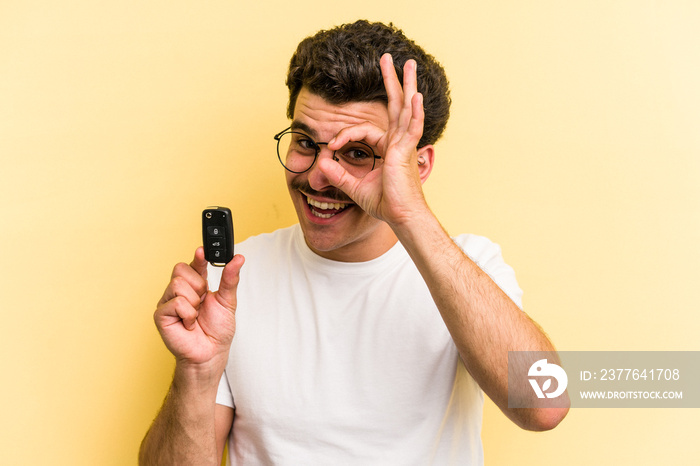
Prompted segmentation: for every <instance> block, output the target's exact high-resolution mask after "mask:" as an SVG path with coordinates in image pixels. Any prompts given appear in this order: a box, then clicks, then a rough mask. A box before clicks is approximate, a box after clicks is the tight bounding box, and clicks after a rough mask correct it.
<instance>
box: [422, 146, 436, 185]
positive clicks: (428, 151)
mask: <svg viewBox="0 0 700 466" xmlns="http://www.w3.org/2000/svg"><path fill="white" fill-rule="evenodd" d="M434 163H435V147H434V146H433V145H432V144H428V145H426V146H423V147H421V148H420V149H418V173H419V174H420V182H421V183H425V182H426V180H427V179H428V177H429V176H430V172H432V171H433V164H434Z"/></svg>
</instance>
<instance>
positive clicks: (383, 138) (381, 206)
mask: <svg viewBox="0 0 700 466" xmlns="http://www.w3.org/2000/svg"><path fill="white" fill-rule="evenodd" d="M380 66H381V69H382V76H383V78H384V85H385V88H386V90H387V96H388V104H387V108H388V112H389V127H388V129H387V130H386V131H383V130H381V129H379V128H376V127H371V125H367V124H364V125H357V126H354V127H349V128H345V129H343V130H342V131H340V132H339V133H338V135H337V136H336V138H335V139H334V140H332V141H331V142H329V143H328V148H329V149H336V148H338V147H340V146H342V145H343V144H344V143H346V142H347V141H349V140H355V141H357V140H369V141H371V142H372V143H373V144H377V145H378V146H379V147H380V148H381V149H380V150H381V152H382V153H383V155H384V157H383V160H382V164H381V166H380V167H379V168H378V169H377V170H375V171H377V172H378V173H376V174H373V176H369V175H368V176H366V177H365V178H361V179H358V178H354V177H353V176H351V175H350V174H349V173H348V172H347V171H345V170H344V169H343V168H342V167H340V165H339V164H336V163H333V162H332V161H330V160H327V159H324V160H320V161H319V166H320V167H321V170H322V171H323V172H324V174H325V175H326V177H327V179H328V180H329V181H330V182H331V183H332V184H333V185H334V186H336V187H338V188H340V189H342V190H343V191H344V192H346V193H347V194H348V195H349V196H350V197H351V198H352V199H353V200H354V201H355V202H356V203H357V204H358V205H360V207H362V209H363V210H365V212H367V213H369V214H370V215H372V216H374V217H376V218H379V219H381V220H384V221H385V222H387V224H389V225H390V226H391V228H392V230H393V231H394V233H395V234H396V236H397V237H398V239H399V241H401V243H402V244H403V245H404V247H405V248H406V250H407V251H408V253H409V254H410V256H411V258H412V259H413V261H414V262H415V264H416V266H417V267H418V270H419V271H420V273H421V275H422V276H423V278H424V279H425V281H426V283H427V285H428V288H429V289H430V292H431V294H432V297H433V299H434V301H435V303H436V305H437V307H438V309H439V310H440V313H441V315H442V318H443V320H444V321H445V324H446V325H447V328H448V330H449V332H450V334H451V335H452V338H453V340H454V342H455V344H456V346H457V349H458V350H459V354H460V355H461V357H462V361H463V362H464V364H465V367H466V368H467V370H468V371H469V373H470V374H471V375H472V377H474V379H475V380H476V381H477V382H478V383H479V385H480V386H481V388H482V389H483V390H484V392H486V394H487V395H489V397H490V398H491V399H492V400H493V401H494V402H495V403H496V404H497V405H498V407H499V408H500V409H501V410H502V411H503V412H504V413H505V414H506V415H507V416H508V417H509V418H510V419H512V420H513V421H514V422H515V423H516V424H518V425H519V426H521V427H523V428H526V429H532V430H546V429H551V428H553V427H554V426H556V425H557V424H558V423H559V422H560V421H561V419H563V417H564V416H565V415H566V413H567V411H568V408H557V409H555V408H548V409H509V408H508V351H553V350H554V348H553V346H552V344H551V343H550V341H549V339H548V338H547V336H546V335H545V334H544V332H542V331H541V330H540V328H539V327H538V326H537V324H535V323H534V322H533V321H532V320H531V319H530V318H529V317H528V316H527V315H526V314H525V313H524V312H522V311H521V310H520V309H519V308H518V307H517V306H516V305H515V304H514V303H513V302H512V301H511V300H510V299H509V298H508V297H507V296H506V295H505V294H504V293H503V291H502V290H501V289H500V288H499V287H498V286H497V285H496V284H495V283H494V282H493V281H492V280H491V278H490V277H489V276H488V275H487V274H485V273H484V272H483V271H482V270H481V269H480V268H479V267H478V266H477V265H476V264H475V263H474V262H472V261H471V260H470V259H469V258H468V257H467V256H466V255H465V254H464V253H463V252H462V250H461V249H460V248H459V247H458V246H457V245H456V244H455V243H454V242H453V241H452V239H451V238H450V237H449V235H448V234H447V233H446V232H445V231H444V229H443V228H442V226H441V225H440V223H439V222H438V220H437V218H436V217H435V215H433V213H432V211H431V210H430V208H429V207H428V205H427V202H426V201H425V197H424V195H423V189H422V184H423V183H424V182H425V181H426V180H427V178H428V176H429V174H430V171H431V168H432V165H433V161H434V148H433V146H431V145H426V146H423V147H421V148H420V149H418V148H417V145H418V143H419V141H420V138H421V135H422V133H423V122H424V117H425V116H424V113H423V97H422V95H421V94H420V93H418V92H417V82H416V63H415V61H413V60H408V61H407V62H406V64H405V65H404V75H403V76H404V82H403V86H402V85H401V83H400V82H399V80H398V78H397V75H396V72H395V70H394V65H393V61H392V59H391V56H389V55H388V54H386V55H384V56H383V57H382V59H381V61H380Z"/></svg>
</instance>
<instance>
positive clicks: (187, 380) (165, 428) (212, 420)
mask: <svg viewBox="0 0 700 466" xmlns="http://www.w3.org/2000/svg"><path fill="white" fill-rule="evenodd" d="M197 372H198V370H197V369H196V368H191V369H186V368H180V367H176V369H175V376H174V377H173V382H172V384H171V386H170V390H169V391H168V394H167V396H166V398H165V401H164V402H163V406H162V408H161V410H160V412H159V413H158V416H157V417H156V419H155V421H153V425H152V426H151V428H150V430H149V431H148V433H147V434H146V437H145V438H144V439H143V442H142V444H141V451H140V452H139V464H141V465H158V464H162V465H165V464H168V465H177V464H183V465H185V464H187V465H205V464H208V465H219V464H220V463H221V454H220V453H218V445H217V441H216V440H217V429H216V426H217V420H216V407H217V405H216V390H217V387H218V380H215V377H216V376H215V374H198V373H197ZM216 372H218V371H216ZM222 372H223V371H222ZM229 409H230V408H229ZM229 430H230V425H229ZM222 452H223V449H222Z"/></svg>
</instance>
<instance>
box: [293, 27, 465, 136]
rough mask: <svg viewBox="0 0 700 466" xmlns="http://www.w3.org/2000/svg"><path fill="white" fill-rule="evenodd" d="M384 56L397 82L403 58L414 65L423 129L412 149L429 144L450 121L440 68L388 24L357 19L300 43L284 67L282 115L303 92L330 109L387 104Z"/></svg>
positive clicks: (401, 74)
mask: <svg viewBox="0 0 700 466" xmlns="http://www.w3.org/2000/svg"><path fill="white" fill-rule="evenodd" d="M384 53H390V54H391V56H392V58H393V60H394V66H395V68H396V72H397V74H398V77H399V80H400V81H402V80H403V65H404V63H406V61H407V60H409V59H414V60H415V61H416V62H417V64H418V92H420V93H421V94H423V107H424V111H425V124H424V128H423V137H422V138H421V140H420V143H419V144H418V147H423V146H425V145H427V144H434V143H435V142H436V141H437V140H438V139H439V138H440V136H441V135H442V133H443V131H444V130H445V126H446V125H447V120H448V118H449V116H450V103H451V101H450V91H449V86H448V82H447V77H446V76H445V71H444V70H443V68H442V66H441V65H440V64H439V63H438V62H437V61H436V60H435V58H434V57H432V56H431V55H429V54H427V53H426V52H425V51H424V50H423V49H422V48H420V47H419V46H418V45H416V43H415V42H413V41H412V40H410V39H408V38H406V36H405V35H404V34H403V32H402V31H401V30H400V29H397V28H395V27H394V26H393V25H391V24H390V25H388V26H387V25H385V24H382V23H369V22H367V21H364V20H361V21H357V22H355V23H353V24H345V25H342V26H338V27H336V28H333V29H329V30H324V31H320V32H318V33H316V34H315V35H313V36H311V37H307V38H306V39H304V40H303V41H302V42H301V43H300V44H299V46H298V47H297V50H296V52H295V53H294V55H293V56H292V59H291V61H290V63H289V71H288V73H287V87H288V88H289V105H288V107H287V116H288V117H289V118H290V119H291V118H293V115H294V108H295V106H296V102H297V97H298V96H299V92H300V91H301V89H302V88H303V87H306V88H307V89H308V90H309V91H310V92H312V93H314V94H316V95H318V96H320V97H323V98H324V99H325V100H326V101H328V102H329V103H332V104H336V105H339V104H346V103H350V102H375V101H378V102H384V103H386V102H387V95H386V89H385V88H384V83H383V80H382V74H381V70H380V68H379V59H380V57H381V56H382V55H383V54H384Z"/></svg>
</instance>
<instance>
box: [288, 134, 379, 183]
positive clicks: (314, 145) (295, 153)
mask: <svg viewBox="0 0 700 466" xmlns="http://www.w3.org/2000/svg"><path fill="white" fill-rule="evenodd" d="M275 140H276V141H277V158H279V161H280V163H281V164H282V166H283V167H284V168H285V169H287V171H290V172H292V173H304V172H305V171H308V170H310V169H311V167H313V165H314V163H315V162H316V159H317V158H318V154H319V153H320V152H321V146H323V145H328V143H327V142H316V141H314V140H313V139H311V138H310V137H309V136H308V135H306V134H304V133H301V132H299V131H293V130H292V129H291V128H287V129H285V130H284V131H282V132H280V133H277V134H275ZM377 159H379V160H381V157H380V156H378V155H375V153H374V150H372V148H371V147H370V146H369V145H368V144H365V143H364V142H361V141H350V142H348V143H347V144H345V145H344V146H343V147H341V148H340V149H338V150H336V151H334V152H333V160H335V161H336V162H339V163H340V164H341V165H343V167H344V168H345V169H346V170H347V171H348V172H349V173H350V174H351V175H353V176H355V177H357V178H361V177H363V176H365V175H366V174H367V173H369V172H371V171H372V170H374V166H375V163H376V160H377Z"/></svg>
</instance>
